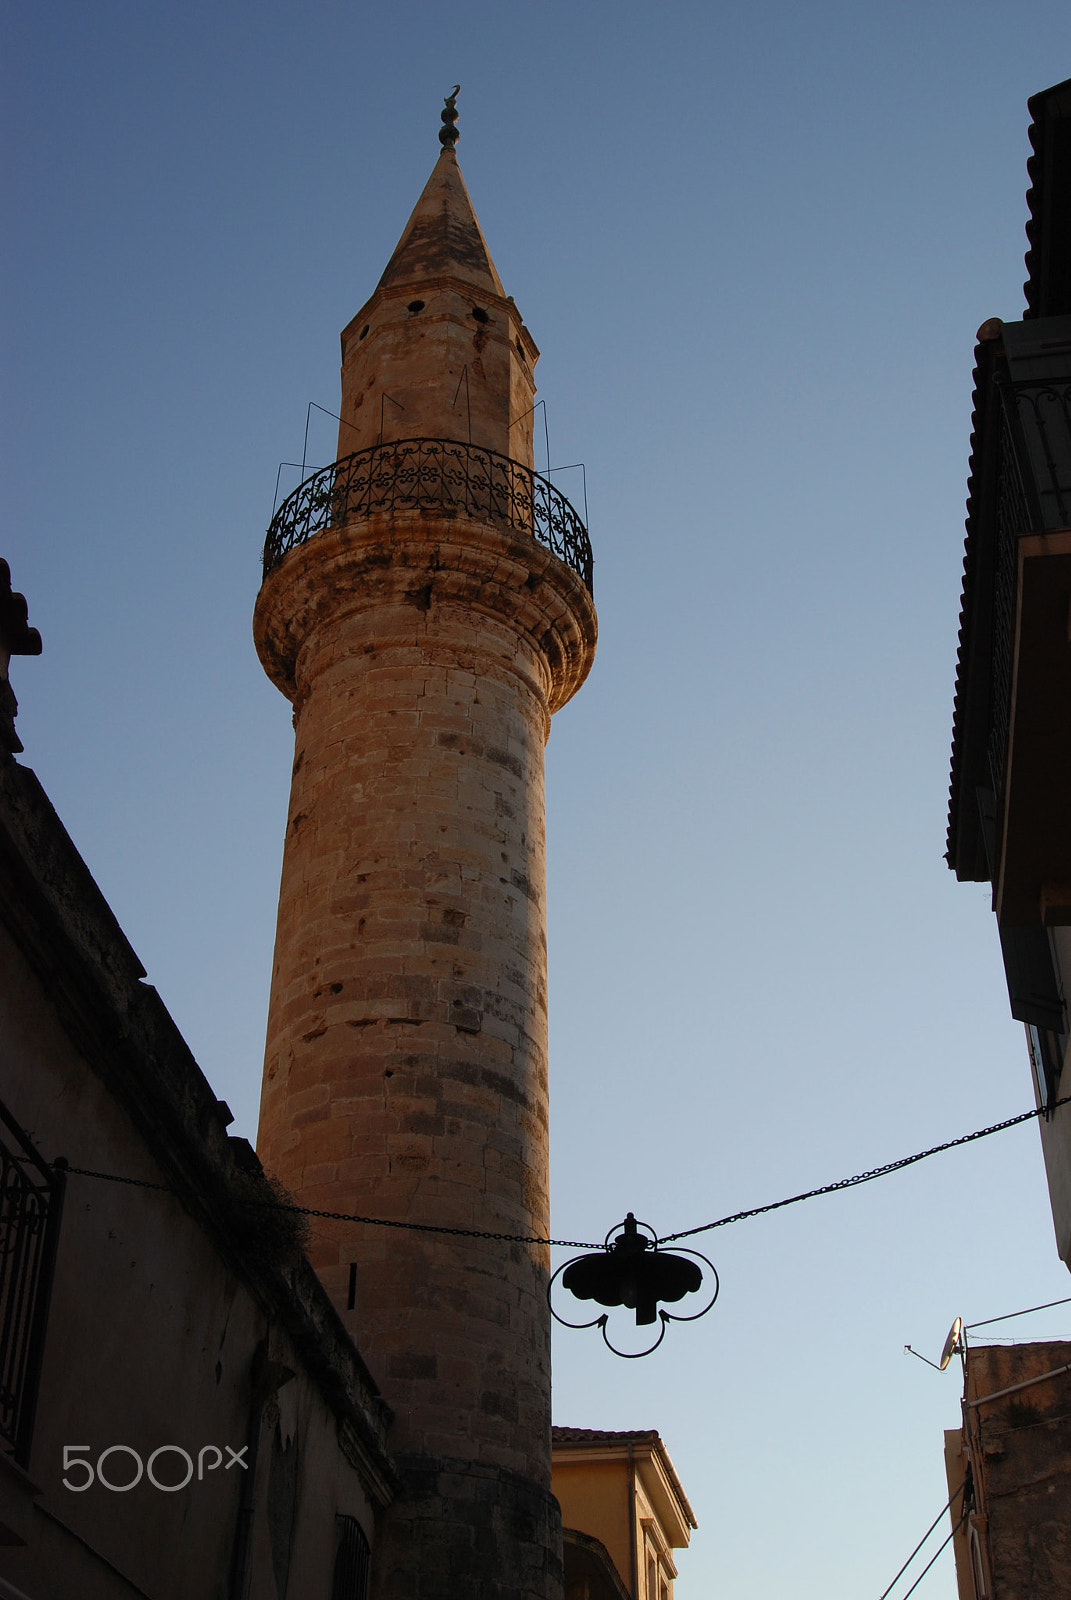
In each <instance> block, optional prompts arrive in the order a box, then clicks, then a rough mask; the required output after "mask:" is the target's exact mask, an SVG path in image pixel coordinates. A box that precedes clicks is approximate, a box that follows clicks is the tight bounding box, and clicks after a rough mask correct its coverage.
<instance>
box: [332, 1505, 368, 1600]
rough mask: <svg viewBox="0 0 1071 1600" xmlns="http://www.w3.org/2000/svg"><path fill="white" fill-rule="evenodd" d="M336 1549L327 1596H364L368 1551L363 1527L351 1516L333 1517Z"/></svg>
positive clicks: (354, 1599) (358, 1599)
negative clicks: (329, 1590)
mask: <svg viewBox="0 0 1071 1600" xmlns="http://www.w3.org/2000/svg"><path fill="white" fill-rule="evenodd" d="M335 1526H336V1528H337V1529H338V1549H337V1551H336V1552H335V1576H334V1581H333V1582H332V1584H331V1600H367V1596H368V1567H369V1563H370V1561H371V1551H370V1550H369V1548H368V1540H367V1539H366V1538H365V1534H364V1529H363V1528H362V1527H361V1524H360V1523H359V1522H357V1521H355V1519H354V1518H353V1517H336V1518H335Z"/></svg>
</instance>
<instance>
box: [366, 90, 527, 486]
mask: <svg viewBox="0 0 1071 1600" xmlns="http://www.w3.org/2000/svg"><path fill="white" fill-rule="evenodd" d="M456 93H457V91H456V90H455V91H454V94H452V95H448V96H447V99H446V109H445V110H444V111H443V113H442V121H443V129H442V133H441V134H440V141H441V143H442V147H443V148H442V153H441V154H440V156H439V159H438V161H437V162H436V163H435V166H434V169H433V170H432V174H431V177H430V178H429V179H428V181H427V183H426V184H425V185H424V190H423V193H422V194H421V196H420V199H419V200H418V201H417V203H416V205H415V206H414V208H413V214H412V216H411V217H410V218H409V221H408V222H407V223H406V225H405V229H404V231H403V233H402V236H401V238H400V239H399V241H398V244H397V246H396V248H395V251H394V254H393V255H392V256H391V258H390V260H389V261H388V262H387V266H386V270H385V271H384V273H383V276H382V277H381V278H380V280H379V283H378V285H377V286H376V290H375V293H374V294H373V295H372V298H371V299H370V300H368V301H367V302H366V303H365V305H363V306H362V307H361V310H360V311H358V313H357V315H356V316H355V317H354V318H353V319H352V321H351V322H350V323H349V324H348V325H347V326H346V327H345V328H344V329H343V330H342V404H341V407H340V411H341V417H340V422H339V436H338V453H339V457H340V458H341V457H342V456H345V455H349V454H351V453H353V452H355V451H358V450H364V449H367V448H370V447H372V446H375V445H379V444H389V443H393V442H394V441H395V440H399V439H420V438H424V439H449V440H454V441H459V442H461V443H463V444H473V445H477V446H479V447H480V448H483V449H489V450H495V451H497V452H498V453H499V454H500V455H505V456H509V457H510V458H511V459H512V460H514V461H520V462H521V463H522V464H523V465H524V466H526V467H530V466H531V465H532V417H533V401H534V400H535V378H534V376H533V369H534V367H535V363H536V361H537V360H538V359H539V350H538V349H537V347H536V344H535V342H534V340H533V339H532V336H531V334H530V333H529V332H528V329H527V328H526V327H525V326H524V323H523V322H522V321H521V317H520V313H519V312H518V310H517V307H516V306H515V305H514V303H513V300H512V299H511V298H510V296H509V295H507V294H506V292H505V290H504V289H503V287H502V280H501V278H500V277H499V276H498V273H497V271H496V270H495V264H494V262H493V261H492V260H491V252H490V250H488V248H487V241H486V239H485V238H484V236H483V231H482V229H481V228H480V224H479V223H478V222H477V220H476V213H475V211H474V210H473V207H472V201H471V200H470V198H469V192H468V190H467V189H466V187H465V180H464V178H463V177H462V176H461V171H460V168H459V167H458V164H457V156H456V155H455V154H454V144H455V143H456V140H457V129H456V128H455V126H454V124H455V123H456V121H457V109H456V107H455V106H454V103H453V102H454V97H455V95H456Z"/></svg>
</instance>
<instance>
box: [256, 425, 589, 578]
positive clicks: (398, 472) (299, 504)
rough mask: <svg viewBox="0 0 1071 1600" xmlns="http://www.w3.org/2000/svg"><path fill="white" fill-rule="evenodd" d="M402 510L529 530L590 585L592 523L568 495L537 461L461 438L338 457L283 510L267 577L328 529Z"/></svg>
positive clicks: (272, 534) (274, 527) (274, 525)
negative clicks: (589, 524) (291, 553)
mask: <svg viewBox="0 0 1071 1600" xmlns="http://www.w3.org/2000/svg"><path fill="white" fill-rule="evenodd" d="M399 511H425V512H429V513H438V514H440V515H442V514H446V515H457V514H459V513H460V514H463V515H466V516H470V517H475V518H478V519H482V520H484V521H487V522H489V523H491V524H492V525H493V526H496V527H500V528H503V529H506V530H508V531H509V532H511V533H520V534H525V535H527V536H528V537H529V538H531V539H534V540H535V541H536V542H537V543H538V544H541V545H543V546H544V547H545V548H546V549H548V550H550V551H551V552H552V553H553V554H554V555H556V556H557V557H558V558H559V560H561V561H563V562H564V563H565V565H566V566H567V567H569V568H570V570H571V571H573V572H575V573H576V575H577V577H578V578H580V580H581V582H582V583H583V584H584V586H585V587H586V589H587V590H588V592H589V593H590V592H591V583H592V554H591V542H590V540H589V538H588V530H587V528H586V527H585V526H584V523H583V521H582V520H581V518H580V517H579V515H578V514H577V512H576V511H575V510H574V508H573V507H572V506H571V505H570V503H569V501H568V500H567V499H566V498H565V496H564V495H563V494H562V493H561V492H560V490H558V489H556V488H555V487H554V485H553V484H552V483H551V482H550V480H549V479H548V478H544V477H543V476H542V475H541V474H540V473H538V472H535V471H534V470H533V469H532V468H531V467H526V466H524V465H523V464H522V463H521V462H519V461H514V460H512V459H511V457H509V456H504V455H500V454H499V452H498V451H497V450H486V449H483V448H482V447H481V446H479V445H473V444H462V443H460V442H459V441H457V440H454V439H401V440H398V441H396V442H394V443H391V444H377V445H372V446H371V447H370V448H369V449H366V450H358V451H356V452H355V454H353V455H350V456H345V457H343V459H342V460H341V461H335V462H333V463H332V464H331V466H329V467H324V468H322V469H321V470H320V471H319V472H315V473H313V475H312V476H311V477H309V478H306V479H305V481H304V483H302V484H300V485H299V486H298V488H297V489H295V490H294V492H293V494H291V495H290V496H289V497H288V498H287V499H286V500H284V501H283V503H282V505H281V506H280V507H279V509H278V511H277V512H276V513H275V515H274V516H273V518H272V520H271V524H270V526H269V528H268V535H267V538H266V540H265V542H264V576H265V577H267V575H268V573H269V572H271V571H272V570H273V569H274V568H275V567H277V566H278V564H279V562H280V561H282V559H283V557H284V556H285V555H286V554H287V552H288V551H290V550H293V549H294V548H295V547H296V546H297V545H300V544H304V543H305V542H306V540H308V539H311V538H312V537H313V536H314V535H315V534H317V533H321V532H322V531H323V530H324V529H325V528H331V527H335V528H340V527H343V526H344V525H345V524H346V523H347V522H353V521H361V520H365V519H367V518H371V517H373V516H377V515H380V514H387V515H390V514H392V513H394V512H399Z"/></svg>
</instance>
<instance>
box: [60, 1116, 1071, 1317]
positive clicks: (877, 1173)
mask: <svg viewBox="0 0 1071 1600" xmlns="http://www.w3.org/2000/svg"><path fill="white" fill-rule="evenodd" d="M1065 1105H1071V1095H1065V1096H1064V1098H1063V1099H1062V1100H1054V1101H1053V1102H1052V1103H1051V1104H1049V1105H1048V1106H1038V1107H1036V1108H1035V1109H1034V1110H1033V1111H1022V1112H1020V1113H1019V1115H1018V1116H1017V1117H1006V1118H1005V1119H1004V1121H1003V1122H994V1123H991V1124H990V1126H989V1127H988V1128H977V1129H976V1130H975V1131H974V1133H964V1134H961V1135H960V1137H959V1138H958V1139H947V1140H946V1141H945V1143H944V1144H934V1145H931V1146H930V1147H929V1149H928V1150H919V1151H917V1152H916V1154H915V1155H913V1156H901V1157H900V1159H899V1161H889V1162H886V1164H885V1166H883V1167H871V1168H870V1169H869V1170H868V1171H867V1172H858V1173H856V1174H855V1176H854V1177H852V1178H840V1179H838V1180H837V1182H836V1183H825V1184H823V1185H822V1187H821V1188H819V1189H807V1190H805V1191H804V1192H803V1193H802V1194H793V1195H789V1197H788V1198H787V1199H786V1200H773V1201H770V1202H769V1204H767V1205H764V1206H752V1208H751V1209H750V1210H749V1211H734V1212H732V1214H731V1215H730V1216H727V1217H719V1218H718V1220H717V1221H716V1222H704V1223H701V1224H700V1225H699V1226H698V1227H696V1228H683V1229H682V1230H681V1231H680V1232H679V1233H667V1234H665V1235H664V1236H662V1237H661V1238H659V1239H658V1240H657V1241H656V1242H657V1244H658V1245H659V1246H660V1245H664V1244H673V1243H675V1241H676V1240H678V1239H691V1238H693V1237H694V1236H695V1234H697V1233H710V1232H711V1231H712V1230H713V1229H714V1228H727V1227H728V1226H729V1225H730V1224H731V1223H734V1222H746V1221H747V1220H748V1218H749V1217H762V1216H765V1215H766V1213H767V1212H770V1211H780V1210H782V1209H783V1208H784V1207H785V1206H795V1205H799V1204H800V1202H801V1201H803V1200H815V1199H817V1198H818V1196H819V1195H823V1194H838V1193H839V1192H840V1191H841V1190H842V1189H854V1188H856V1187H857V1186H858V1185H859V1184H861V1183H872V1182H873V1180H874V1179H875V1178H884V1177H887V1176H888V1174H889V1173H891V1172H900V1171H902V1170H903V1168H904V1167H911V1166H914V1164H915V1162H916V1161H925V1160H927V1158H928V1157H929V1156H936V1155H940V1154H941V1153H942V1152H943V1151H945V1150H956V1149H958V1148H959V1146H960V1145H964V1144H973V1143H974V1141H975V1140H976V1139H987V1138H988V1137H989V1135H990V1134H992V1133H1003V1132H1004V1131H1005V1129H1006V1128H1015V1127H1018V1125H1019V1124H1020V1123H1021V1122H1031V1121H1033V1120H1034V1119H1035V1118H1037V1117H1041V1116H1048V1115H1049V1114H1050V1113H1051V1112H1052V1111H1055V1110H1056V1108H1057V1107H1058V1106H1065ZM53 1166H54V1167H57V1168H59V1167H62V1168H64V1169H65V1170H66V1171H67V1172H70V1173H74V1174H77V1175H78V1176H79V1177H83V1178H100V1179H103V1180H104V1181H105V1182H107V1183H126V1184H130V1185H131V1186H132V1187H133V1188H138V1189H162V1190H164V1191H166V1192H168V1193H174V1192H175V1191H174V1190H173V1189H172V1187H171V1185H170V1184H167V1183H149V1182H147V1181H146V1180H145V1179H143V1178H127V1177H123V1176H121V1175H120V1174H119V1173H115V1172H97V1171H94V1170H93V1169H92V1168H89V1167H72V1166H70V1165H69V1164H68V1163H67V1162H66V1161H64V1160H60V1161H56V1162H53ZM247 1203H248V1204H250V1205H255V1206H263V1207H265V1208H267V1209H268V1210H273V1211H290V1212H294V1213H296V1214H297V1215H299V1216H303V1217H323V1218H325V1219H326V1220H327V1221H330V1222H360V1223H363V1224H364V1225H365V1226H366V1227H371V1228H403V1229H406V1230H407V1231H409V1232H411V1233H438V1234H447V1235H449V1236H450V1237H452V1238H463V1239H492V1240H495V1241H496V1242H498V1243H500V1244H533V1245H559V1246H561V1247H562V1248H563V1249H566V1250H601V1249H603V1248H604V1246H603V1245H602V1244H592V1243H591V1242H590V1241H587V1240H583V1239H548V1238H543V1237H541V1236H539V1237H537V1236H533V1235H531V1234H525V1233H492V1232H490V1231H488V1230H487V1229H483V1228H448V1227H445V1226H443V1225H442V1224H441V1223H435V1222H401V1221H398V1220H396V1219H394V1218H391V1217H365V1216H360V1215H358V1214H357V1213H356V1212H352V1211H321V1210H317V1209H314V1208H313V1207H311V1206H299V1205H287V1204H286V1203H285V1202H283V1201H280V1200H256V1199H251V1200H249V1201H248V1202H247ZM1050 1303H1051V1304H1052V1305H1059V1304H1061V1303H1062V1302H1060V1301H1058V1300H1053V1301H1051V1302H1050ZM1033 1309H1035V1310H1038V1311H1042V1310H1045V1309H1046V1308H1045V1307H1044V1306H1037V1307H1034V1308H1033ZM1024 1314H1025V1313H1022V1312H1012V1313H1011V1315H1013V1316H1021V1315H1024ZM992 1320H993V1321H1001V1320H1002V1319H1001V1318H999V1317H995V1318H993V1319H992ZM971 1326H972V1327H981V1326H982V1324H981V1323H972V1324H971Z"/></svg>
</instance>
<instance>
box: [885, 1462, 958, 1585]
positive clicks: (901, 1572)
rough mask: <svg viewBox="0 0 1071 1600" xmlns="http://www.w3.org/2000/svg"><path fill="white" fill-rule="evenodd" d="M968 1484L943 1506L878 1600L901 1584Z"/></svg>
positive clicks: (939, 1551)
mask: <svg viewBox="0 0 1071 1600" xmlns="http://www.w3.org/2000/svg"><path fill="white" fill-rule="evenodd" d="M966 1482H967V1480H966V1478H964V1479H963V1482H962V1483H961V1484H960V1486H959V1488H958V1489H957V1490H956V1492H955V1494H954V1495H953V1496H952V1498H951V1500H949V1502H948V1503H947V1505H943V1506H942V1507H941V1509H940V1511H939V1512H938V1513H937V1515H936V1516H935V1517H934V1519H933V1521H932V1522H931V1523H930V1526H929V1527H928V1528H927V1529H926V1532H925V1533H924V1534H923V1535H922V1538H921V1539H920V1540H919V1542H918V1544H917V1545H916V1546H915V1548H914V1550H912V1552H911V1554H910V1555H909V1556H908V1558H907V1560H906V1561H905V1562H904V1564H903V1566H902V1567H901V1568H900V1570H899V1572H898V1573H897V1574H896V1577H895V1578H894V1579H893V1581H892V1583H890V1585H889V1587H888V1588H887V1589H883V1590H882V1591H881V1593H880V1595H879V1596H878V1600H887V1597H888V1596H889V1595H890V1594H891V1593H892V1591H893V1590H894V1589H895V1588H896V1585H897V1584H898V1583H899V1582H900V1579H901V1578H902V1577H903V1575H904V1573H905V1572H906V1571H907V1569H908V1567H909V1566H910V1565H911V1563H912V1561H914V1559H915V1557H916V1556H917V1555H918V1553H919V1551H920V1550H921V1549H922V1547H923V1545H924V1544H925V1543H926V1540H927V1539H928V1538H929V1537H930V1534H931V1533H932V1532H933V1530H934V1528H936V1526H937V1524H938V1523H939V1522H940V1520H941V1518H942V1517H943V1516H944V1514H945V1512H946V1511H951V1509H952V1507H953V1506H954V1505H955V1503H956V1501H957V1500H958V1499H959V1497H960V1495H961V1494H962V1493H963V1490H964V1486H965V1485H966ZM964 1515H966V1513H964ZM962 1521H963V1518H962V1517H961V1518H960V1522H962ZM955 1531H956V1530H955V1528H953V1530H952V1532H953V1534H954V1533H955ZM947 1543H948V1540H947V1539H946V1540H945V1544H947ZM944 1547H945V1546H944V1545H942V1546H941V1550H943V1549H944ZM941 1550H938V1552H937V1554H938V1555H940V1554H941ZM931 1565H932V1562H931ZM928 1570H929V1568H927V1571H928ZM924 1575H925V1574H923V1576H924ZM910 1592H911V1591H910V1590H909V1591H908V1593H910Z"/></svg>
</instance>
